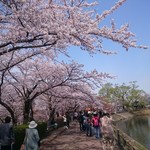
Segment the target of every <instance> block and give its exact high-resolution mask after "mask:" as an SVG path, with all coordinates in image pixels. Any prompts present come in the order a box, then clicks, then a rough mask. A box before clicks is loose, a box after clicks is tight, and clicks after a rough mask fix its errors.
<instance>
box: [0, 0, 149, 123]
mask: <svg viewBox="0 0 150 150" xmlns="http://www.w3.org/2000/svg"><path fill="white" fill-rule="evenodd" d="M125 1H126V0H118V2H117V3H116V4H115V5H114V6H112V8H110V9H109V10H106V11H104V12H102V13H101V14H98V13H95V11H93V8H94V6H96V5H98V2H92V3H88V2H87V1H86V0H63V1H62V0H57V1H56V0H47V1H45V0H1V1H0V33H1V34H0V104H1V105H2V106H3V107H5V108H6V109H7V110H8V111H9V112H10V114H11V115H12V116H14V117H15V113H14V112H13V108H12V107H11V105H10V103H9V102H8V101H12V99H13V96H12V95H15V94H14V93H16V94H17V97H16V99H17V100H20V102H23V111H24V112H23V116H24V121H25V122H26V121H28V120H29V114H31V117H33V109H32V106H33V103H34V101H35V100H36V99H37V97H39V96H41V95H43V94H45V93H46V92H48V91H49V93H51V94H52V95H50V96H52V97H53V98H54V99H55V100H56V99H59V100H62V98H58V95H59V94H60V92H57V90H58V89H56V88H58V87H59V90H60V87H63V89H61V90H62V91H64V87H68V90H69V91H70V90H73V92H72V94H77V93H78V95H79V94H80V96H79V97H80V99H82V98H83V99H84V98H85V96H86V97H87V99H88V100H89V99H92V94H91V93H90V92H91V90H92V89H94V87H95V86H99V85H100V84H101V83H102V79H103V78H109V77H110V76H109V75H108V74H103V73H98V72H97V71H96V70H94V71H91V72H90V73H85V72H83V71H82V69H81V68H82V65H79V64H76V63H71V64H65V63H62V64H57V63H56V62H52V60H53V59H54V58H55V57H57V55H58V54H59V53H63V54H65V55H67V48H68V47H69V46H72V45H74V46H78V47H80V48H81V49H83V50H86V51H88V52H89V53H90V54H93V53H97V52H101V53H104V54H112V53H114V52H112V51H107V50H105V49H104V48H103V43H102V39H106V40H107V39H108V40H112V41H114V42H118V43H120V44H122V46H123V47H124V48H125V49H126V50H128V49H129V48H130V47H135V48H147V47H145V46H141V45H137V44H136V40H135V38H134V34H133V33H132V32H130V31H129V30H128V25H126V24H125V25H122V26H121V27H120V28H118V29H117V28H116V26H115V21H112V22H111V25H110V27H108V26H100V24H101V22H102V21H103V20H104V19H105V18H106V17H107V16H108V15H110V14H112V13H113V12H114V11H115V10H116V9H118V8H119V7H120V6H121V5H122V4H123V3H124V2H125ZM35 56H36V57H35ZM37 57H39V59H37ZM46 57H49V59H51V60H50V62H51V63H50V64H49V63H48V62H45V63H44V64H43V62H42V61H41V59H43V60H45V59H47V58H46ZM31 60H32V61H31ZM43 66H44V67H43ZM10 85H11V86H10ZM12 86H13V88H14V89H15V90H14V89H13V90H11V92H8V93H9V94H6V95H5V92H4V90H3V89H6V87H7V90H8V91H9V89H10V87H11V88H12ZM81 87H82V88H81ZM85 87H86V88H85ZM89 91H90V92H89ZM13 92H14V93H13ZM58 93H59V94H58ZM61 96H62V97H63V96H64V95H61ZM79 97H78V98H77V96H76V97H74V98H73V95H72V99H78V100H79ZM20 98H21V99H20ZM66 99H69V100H70V99H71V97H70V95H67V96H66ZM60 104H61V103H60ZM65 106H68V103H65ZM65 106H64V107H65Z"/></svg>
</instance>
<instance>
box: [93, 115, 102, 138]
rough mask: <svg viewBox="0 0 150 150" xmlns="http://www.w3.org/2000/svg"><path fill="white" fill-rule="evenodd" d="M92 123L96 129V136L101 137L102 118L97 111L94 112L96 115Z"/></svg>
mask: <svg viewBox="0 0 150 150" xmlns="http://www.w3.org/2000/svg"><path fill="white" fill-rule="evenodd" d="M92 124H93V127H94V130H95V137H96V138H97V139H99V138H100V135H101V122H100V118H99V116H98V114H97V113H96V112H94V116H93V118H92Z"/></svg>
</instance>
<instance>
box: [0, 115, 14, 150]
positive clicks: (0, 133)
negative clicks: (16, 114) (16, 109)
mask: <svg viewBox="0 0 150 150" xmlns="http://www.w3.org/2000/svg"><path fill="white" fill-rule="evenodd" d="M10 122H11V117H9V116H7V117H6V118H5V123H3V124H1V125H0V145H1V150H11V146H12V144H14V130H13V125H11V124H10Z"/></svg>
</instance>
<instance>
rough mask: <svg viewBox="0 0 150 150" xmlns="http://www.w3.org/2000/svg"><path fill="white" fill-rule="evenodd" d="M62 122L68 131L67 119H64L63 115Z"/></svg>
mask: <svg viewBox="0 0 150 150" xmlns="http://www.w3.org/2000/svg"><path fill="white" fill-rule="evenodd" d="M63 121H64V128H65V129H68V126H67V117H66V115H65V114H64V115H63Z"/></svg>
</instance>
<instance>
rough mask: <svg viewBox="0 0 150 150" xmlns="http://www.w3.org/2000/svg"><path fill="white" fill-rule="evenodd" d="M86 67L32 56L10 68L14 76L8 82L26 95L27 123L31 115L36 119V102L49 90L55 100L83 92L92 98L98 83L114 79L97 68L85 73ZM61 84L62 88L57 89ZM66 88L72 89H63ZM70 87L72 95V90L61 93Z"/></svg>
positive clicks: (25, 117)
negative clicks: (106, 79) (34, 110)
mask: <svg viewBox="0 0 150 150" xmlns="http://www.w3.org/2000/svg"><path fill="white" fill-rule="evenodd" d="M82 67H83V65H79V64H77V63H75V62H73V63H71V64H66V63H63V62H62V63H59V64H54V63H51V62H50V61H49V59H48V58H47V60H46V59H45V60H42V59H37V60H35V59H34V60H30V61H29V59H28V61H25V62H24V63H22V64H18V65H17V66H16V68H15V69H13V70H11V71H9V75H10V77H9V78H7V82H8V83H9V84H11V85H12V86H13V87H14V88H15V90H16V94H18V96H19V97H22V100H23V103H24V104H23V105H24V109H23V111H24V112H23V116H24V122H27V121H29V118H30V117H31V119H33V108H32V106H33V103H34V101H35V99H36V98H37V97H38V96H40V95H42V94H44V93H46V92H47V91H50V93H51V96H55V99H56V97H57V98H60V97H62V98H63V97H66V98H70V99H71V98H72V99H73V96H71V93H73V92H74V93H75V92H78V93H79V92H80V95H81V93H82V95H86V96H87V97H88V100H91V99H92V92H91V91H90V90H92V89H94V87H95V86H96V87H97V86H100V85H101V83H102V79H103V78H112V77H111V76H110V75H109V74H105V73H104V74H102V73H98V72H96V71H95V70H94V71H92V72H91V73H88V72H87V73H85V72H84V71H83V69H82ZM58 87H60V88H59V89H57V88H58ZM66 87H68V89H63V88H66ZM81 87H82V88H81ZM86 87H88V88H86ZM69 89H72V92H71V90H70V94H69V93H68V94H67V96H66V95H65V94H62V93H61V91H65V90H67V91H69ZM63 93H64V92H63ZM65 93H66V92H65ZM82 95H81V96H80V97H79V96H78V99H79V98H80V100H81V98H82V97H83V96H82ZM76 97H77V96H76ZM84 98H85V96H84ZM82 99H83V98H82ZM86 99H87V98H86Z"/></svg>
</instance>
